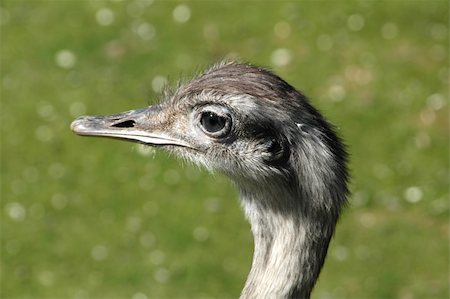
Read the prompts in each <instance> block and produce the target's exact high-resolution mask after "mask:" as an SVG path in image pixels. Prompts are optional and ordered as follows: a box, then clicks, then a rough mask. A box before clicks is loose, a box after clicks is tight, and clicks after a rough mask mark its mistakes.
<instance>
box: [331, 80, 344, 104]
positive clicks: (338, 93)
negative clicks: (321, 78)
mask: <svg viewBox="0 0 450 299" xmlns="http://www.w3.org/2000/svg"><path fill="white" fill-rule="evenodd" d="M345 95H346V91H345V88H344V86H342V85H340V84H333V85H331V86H330V88H329V89H328V96H329V97H330V99H331V100H332V101H333V102H340V101H342V100H343V99H344V97H345Z"/></svg>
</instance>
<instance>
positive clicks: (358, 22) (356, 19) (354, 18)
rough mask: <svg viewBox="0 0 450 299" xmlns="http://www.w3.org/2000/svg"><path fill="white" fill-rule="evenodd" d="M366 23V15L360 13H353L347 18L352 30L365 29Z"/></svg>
mask: <svg viewBox="0 0 450 299" xmlns="http://www.w3.org/2000/svg"><path fill="white" fill-rule="evenodd" d="M364 24H365V20H364V17H363V16H361V15H358V14H354V15H351V16H349V17H348V19H347V27H348V29H350V30H351V31H360V30H361V29H363V27H364Z"/></svg>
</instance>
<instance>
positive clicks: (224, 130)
mask: <svg viewBox="0 0 450 299" xmlns="http://www.w3.org/2000/svg"><path fill="white" fill-rule="evenodd" d="M200 124H201V125H202V128H203V131H204V132H205V133H207V134H209V135H211V136H213V137H222V136H224V135H226V134H228V132H229V130H230V119H229V118H228V117H225V116H220V115H218V114H216V113H214V112H211V111H205V112H203V113H202V114H201V116H200Z"/></svg>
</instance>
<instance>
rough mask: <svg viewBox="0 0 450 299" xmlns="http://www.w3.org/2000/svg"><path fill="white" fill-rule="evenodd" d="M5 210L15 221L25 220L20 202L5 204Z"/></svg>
mask: <svg viewBox="0 0 450 299" xmlns="http://www.w3.org/2000/svg"><path fill="white" fill-rule="evenodd" d="M6 212H7V214H8V216H9V217H10V218H11V219H12V220H14V221H17V222H21V221H23V220H25V217H26V213H27V212H26V210H25V208H24V207H23V205H22V204H20V203H18V202H10V203H8V204H7V205H6Z"/></svg>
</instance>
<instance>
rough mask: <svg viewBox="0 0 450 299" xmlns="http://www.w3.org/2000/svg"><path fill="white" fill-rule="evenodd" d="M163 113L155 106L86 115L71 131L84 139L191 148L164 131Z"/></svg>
mask: <svg viewBox="0 0 450 299" xmlns="http://www.w3.org/2000/svg"><path fill="white" fill-rule="evenodd" d="M160 111H161V108H160V106H159V105H155V106H150V107H148V108H144V109H139V110H131V111H127V112H122V113H117V114H113V115H105V116H82V117H79V118H77V119H76V120H74V121H73V122H72V124H71V125H70V128H71V129H72V131H73V132H75V133H76V134H78V135H82V136H98V137H109V138H114V139H121V140H129V141H134V142H140V143H144V144H147V145H152V146H163V145H174V146H182V147H189V148H191V146H190V145H189V144H188V143H187V142H185V141H183V140H181V139H180V138H176V137H173V136H170V135H168V134H166V133H165V132H164V130H163V129H162V128H163V127H164V126H163V125H162V124H161V122H160V121H158V119H159V118H158V114H159V112H160Z"/></svg>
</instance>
